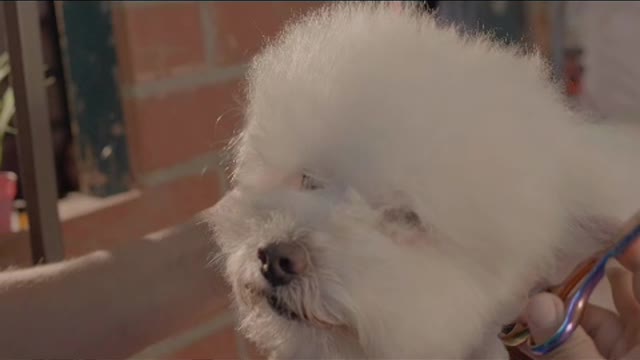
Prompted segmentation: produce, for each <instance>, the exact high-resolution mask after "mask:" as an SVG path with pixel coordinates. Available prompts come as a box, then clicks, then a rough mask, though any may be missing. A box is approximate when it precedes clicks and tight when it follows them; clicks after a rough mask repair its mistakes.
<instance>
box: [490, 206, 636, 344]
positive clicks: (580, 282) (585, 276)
mask: <svg viewBox="0 0 640 360" xmlns="http://www.w3.org/2000/svg"><path fill="white" fill-rule="evenodd" d="M639 238H640V211H639V212H638V213H636V214H635V215H634V216H633V217H632V218H631V219H630V220H629V221H628V222H627V223H626V224H625V226H624V227H623V228H622V231H621V232H620V234H619V236H618V237H616V239H615V240H617V241H616V242H615V244H614V245H613V246H611V247H610V248H609V249H607V250H605V251H600V252H598V253H596V254H595V255H593V256H591V257H590V258H588V259H587V260H585V261H583V262H581V263H580V264H578V266H576V267H575V268H574V270H573V271H572V272H571V273H570V274H569V276H567V278H566V279H565V280H564V281H563V282H561V283H560V284H558V285H555V286H552V287H549V288H548V289H547V290H546V291H547V292H550V293H552V294H555V295H557V296H558V297H559V298H560V299H561V300H562V301H563V302H564V304H565V308H566V309H567V311H566V315H565V318H564V320H563V323H562V324H561V326H560V328H559V329H558V331H557V332H556V333H555V334H554V335H553V336H552V337H551V339H549V340H548V341H547V342H545V343H543V344H540V345H536V344H534V342H533V339H532V338H531V334H530V331H529V328H528V326H527V324H525V323H524V322H523V321H521V320H519V321H516V322H513V323H511V324H508V325H505V326H504V327H503V328H502V331H501V332H500V334H498V337H499V338H500V339H501V340H502V342H503V343H504V344H505V346H508V347H515V346H520V345H522V344H524V343H527V344H528V346H529V351H530V352H531V353H533V354H535V355H545V354H548V353H549V352H551V351H553V350H554V349H555V348H557V347H558V346H560V345H562V344H563V343H564V342H565V341H566V340H567V339H568V338H569V337H570V336H571V334H573V332H574V331H575V329H576V328H577V327H578V324H579V323H580V320H581V319H582V315H583V312H584V309H585V307H586V304H587V302H588V300H589V297H590V296H591V294H592V293H593V290H594V289H595V287H596V286H597V284H598V283H599V282H600V280H601V279H602V278H603V277H604V274H605V268H606V264H607V263H608V261H609V260H610V259H612V258H616V257H619V256H621V255H623V254H624V253H625V251H626V250H627V249H628V248H629V247H630V246H631V245H632V244H633V243H635V242H636V241H637V240H638V239H639Z"/></svg>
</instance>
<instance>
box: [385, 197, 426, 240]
mask: <svg viewBox="0 0 640 360" xmlns="http://www.w3.org/2000/svg"><path fill="white" fill-rule="evenodd" d="M381 214H382V216H381V220H380V225H381V228H382V231H383V232H384V233H385V234H387V236H389V237H391V238H392V239H393V241H394V242H396V243H398V244H400V245H408V246H417V245H425V244H428V243H429V242H430V240H429V238H430V237H429V228H428V226H427V224H425V223H424V221H422V219H421V218H420V216H419V215H418V214H417V213H416V212H415V211H414V210H412V209H411V208H410V207H408V206H396V207H387V208H384V209H382V212H381Z"/></svg>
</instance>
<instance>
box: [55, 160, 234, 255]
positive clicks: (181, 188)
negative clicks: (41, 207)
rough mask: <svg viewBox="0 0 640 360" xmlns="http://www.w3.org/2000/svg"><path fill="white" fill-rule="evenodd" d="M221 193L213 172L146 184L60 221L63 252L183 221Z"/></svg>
mask: <svg viewBox="0 0 640 360" xmlns="http://www.w3.org/2000/svg"><path fill="white" fill-rule="evenodd" d="M221 193H222V189H221V186H220V184H219V179H218V176H217V174H216V173H215V172H212V173H210V174H209V175H206V176H199V175H198V176H192V177H188V178H183V179H180V180H177V181H175V182H172V183H168V184H164V185H161V186H157V187H153V188H146V189H145V190H144V191H143V192H142V194H141V195H140V197H138V198H135V199H133V200H130V201H127V202H124V203H121V204H118V205H115V206H112V207H108V208H106V209H103V210H101V211H98V212H95V213H92V214H88V215H85V216H82V217H79V218H75V219H73V220H70V221H68V222H66V223H65V224H63V233H64V239H65V252H66V256H67V257H72V256H77V255H81V254H84V253H87V252H90V251H94V250H97V249H110V248H114V247H116V246H118V245H121V244H125V243H127V242H128V241H131V240H135V239H138V238H140V237H142V236H144V235H147V234H149V233H152V232H155V231H158V230H162V229H165V228H168V227H170V226H173V225H177V224H180V223H183V222H185V221H187V220H188V219H190V218H191V217H192V216H193V215H194V214H196V213H198V212H200V211H202V210H204V209H206V208H208V207H211V206H213V205H214V204H215V203H216V202H217V201H218V199H219V198H220V196H221Z"/></svg>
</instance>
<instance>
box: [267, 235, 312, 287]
mask: <svg viewBox="0 0 640 360" xmlns="http://www.w3.org/2000/svg"><path fill="white" fill-rule="evenodd" d="M258 259H260V263H261V268H260V271H261V272H262V276H264V278H265V279H267V281H268V282H269V284H271V286H274V287H276V286H283V285H287V284H289V283H290V282H291V281H292V280H293V279H295V278H296V276H298V275H300V274H302V273H303V272H304V271H305V269H306V268H307V254H306V252H305V250H304V248H303V247H302V245H300V244H296V243H274V244H271V245H268V246H266V247H263V248H260V249H258Z"/></svg>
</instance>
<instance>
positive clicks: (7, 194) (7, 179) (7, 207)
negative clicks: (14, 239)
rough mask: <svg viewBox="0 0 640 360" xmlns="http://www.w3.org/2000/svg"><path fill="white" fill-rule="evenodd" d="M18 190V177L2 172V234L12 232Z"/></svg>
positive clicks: (0, 216)
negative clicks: (12, 218) (12, 219)
mask: <svg viewBox="0 0 640 360" xmlns="http://www.w3.org/2000/svg"><path fill="white" fill-rule="evenodd" d="M17 190H18V176H17V175H16V174H15V173H13V172H9V171H0V234H1V233H7V232H11V230H12V229H11V215H12V214H13V200H14V199H15V197H16V192H17Z"/></svg>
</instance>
